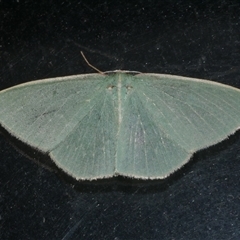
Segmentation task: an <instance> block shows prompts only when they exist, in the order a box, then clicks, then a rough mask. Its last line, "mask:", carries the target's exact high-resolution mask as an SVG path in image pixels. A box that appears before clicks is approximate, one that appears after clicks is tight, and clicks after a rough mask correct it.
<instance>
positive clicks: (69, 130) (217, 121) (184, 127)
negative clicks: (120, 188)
mask: <svg viewBox="0 0 240 240" xmlns="http://www.w3.org/2000/svg"><path fill="white" fill-rule="evenodd" d="M134 74H136V73H131V74H126V73H124V72H121V71H117V72H113V73H111V74H109V75H102V74H87V75H77V76H70V77H64V78H54V79H47V80H39V81H35V82H30V83H27V84H22V85H19V86H16V87H13V88H10V89H7V90H3V91H1V92H0V123H1V125H2V126H3V127H4V128H5V129H6V130H8V131H9V132H10V133H11V134H12V135H14V136H15V137H16V138H19V139H20V140H21V141H23V142H25V143H27V144H28V145H30V146H32V147H34V148H37V149H39V150H40V151H43V152H45V153H48V154H49V155H50V157H51V158H52V159H53V161H54V162H55V163H56V164H57V166H59V167H60V168H61V169H62V170H63V171H65V172H67V173H68V174H69V175H71V176H73V177H74V178H76V179H95V178H103V177H111V176H114V175H124V176H132V177H136V178H152V179H153V178H164V177H166V176H168V175H169V174H170V173H172V172H174V171H176V170H177V169H178V168H180V167H181V166H182V165H184V164H185V163H186V162H187V161H188V160H189V159H190V157H191V156H192V154H193V153H194V152H196V151H198V150H200V149H202V148H205V147H208V146H210V145H213V144H215V143H217V142H219V141H221V140H223V139H224V138H226V137H227V136H228V135H230V134H232V133H234V132H235V131H236V130H237V129H238V128H239V126H240V108H239V106H240V91H239V90H238V89H235V88H232V87H229V86H226V85H222V84H217V83H214V82H210V81H205V80H198V79H192V78H184V77H179V76H171V75H160V74H136V75H134Z"/></svg>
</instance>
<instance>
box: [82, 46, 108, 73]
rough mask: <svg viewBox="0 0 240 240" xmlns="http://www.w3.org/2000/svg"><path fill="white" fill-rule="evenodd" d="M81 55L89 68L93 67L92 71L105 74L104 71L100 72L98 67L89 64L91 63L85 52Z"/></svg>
mask: <svg viewBox="0 0 240 240" xmlns="http://www.w3.org/2000/svg"><path fill="white" fill-rule="evenodd" d="M81 54H82V57H83V59H84V60H85V62H86V63H87V65H88V66H89V67H91V68H92V69H94V70H95V71H97V72H99V73H101V74H104V73H103V72H102V71H100V70H99V69H97V68H96V67H94V66H93V65H92V64H91V63H89V61H88V60H87V58H86V57H85V55H84V54H83V52H82V51H81Z"/></svg>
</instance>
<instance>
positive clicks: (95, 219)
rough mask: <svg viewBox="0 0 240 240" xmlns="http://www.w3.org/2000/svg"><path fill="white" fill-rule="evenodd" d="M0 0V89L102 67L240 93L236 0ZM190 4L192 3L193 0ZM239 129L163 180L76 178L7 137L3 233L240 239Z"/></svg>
mask: <svg viewBox="0 0 240 240" xmlns="http://www.w3.org/2000/svg"><path fill="white" fill-rule="evenodd" d="M56 2H57V1H41V3H34V2H33V1H21V0H19V1H13V0H12V1H1V2H0V73H1V74H0V76H1V77H0V87H1V89H3V88H6V87H10V86H13V85H16V84H19V83H22V82H27V81H31V80H36V79H41V78H46V77H58V76H66V75H72V74H80V73H87V72H93V70H92V69H90V68H89V67H88V66H87V65H86V63H85V62H84V60H83V59H82V57H81V55H80V51H84V53H85V55H86V56H87V58H88V60H89V61H90V62H91V63H92V64H93V65H94V66H96V67H98V68H99V69H101V70H102V71H107V70H114V69H126V70H136V71H142V72H155V73H170V74H176V75H183V76H188V77H198V78H205V79H211V80H215V81H218V82H221V83H225V84H229V85H232V86H235V87H238V88H240V70H239V65H240V31H239V25H240V18H239V16H240V4H239V3H238V1H196V3H190V1H189V2H188V1H173V0H172V1H138V2H136V3H135V1H134V2H132V1H131V2H130V1H109V2H108V1H105V2H104V1H92V2H90V1H59V3H58V4H56ZM191 2H192V1H191ZM239 144H240V134H239V133H237V134H235V135H234V136H231V137H230V138H229V139H227V140H225V141H224V142H223V143H220V144H218V145H216V146H214V147H211V148H209V149H206V150H204V151H201V152H199V153H197V154H196V155H195V156H194V158H193V159H192V161H191V162H190V163H189V164H188V165H187V166H186V167H184V168H183V169H181V170H180V171H178V172H177V173H176V174H174V175H173V176H171V177H170V178H169V179H167V180H165V181H155V182H151V181H147V182H143V181H132V180H125V179H114V180H109V181H100V182H92V183H82V184H76V183H75V182H72V181H70V180H69V179H66V178H64V179H63V178H62V177H59V174H55V173H54V172H50V171H48V170H46V169H45V168H42V167H41V166H39V165H37V164H36V163H34V162H33V161H31V160H29V159H27V158H26V157H24V156H23V155H21V154H20V153H19V152H17V151H16V150H15V148H13V147H12V146H11V145H10V144H9V143H8V141H6V139H5V138H4V137H2V136H1V138H0V146H1V148H0V239H115V240H117V239H240V219H239V218H240V217H239V212H240V207H239V206H240V190H239V185H240V180H239V179H240V148H239Z"/></svg>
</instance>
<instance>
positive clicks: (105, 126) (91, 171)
mask: <svg viewBox="0 0 240 240" xmlns="http://www.w3.org/2000/svg"><path fill="white" fill-rule="evenodd" d="M112 82H113V78H112V77H109V76H104V75H101V74H87V75H77V76H70V77H63V78H53V79H46V80H38V81H34V82H29V83H26V84H21V85H18V86H15V87H12V88H9V89H7V90H3V91H1V92H0V123H1V125H2V126H3V127H4V128H5V129H6V130H7V131H8V132H10V134H12V135H13V136H15V137H16V138H18V139H20V140H21V141H23V142H25V143H27V144H28V145H30V146H32V147H34V148H37V149H39V150H40V151H43V152H45V153H49V154H50V156H51V157H52V159H53V161H54V162H55V163H56V164H57V165H58V166H59V167H60V168H62V169H63V171H65V172H67V173H68V174H70V175H72V176H73V177H75V178H83V179H84V178H86V179H91V178H96V177H103V176H112V175H113V173H114V169H115V153H116V146H115V145H116V132H117V115H116V114H117V113H116V109H117V108H116V106H115V104H116V100H114V99H115V98H114V97H112V95H114V91H116V89H111V86H112V85H113V83H112ZM109 86H110V88H109ZM109 89H110V90H109ZM115 95H116V94H115Z"/></svg>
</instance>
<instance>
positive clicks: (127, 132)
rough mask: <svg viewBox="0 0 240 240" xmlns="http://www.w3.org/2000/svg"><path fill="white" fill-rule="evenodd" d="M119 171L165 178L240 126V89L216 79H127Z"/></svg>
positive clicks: (148, 76) (156, 76)
mask: <svg viewBox="0 0 240 240" xmlns="http://www.w3.org/2000/svg"><path fill="white" fill-rule="evenodd" d="M122 85H126V86H128V89H129V90H128V93H127V94H126V95H124V97H122V109H123V113H122V123H121V126H120V131H119V136H118V137H119V139H118V146H117V166H116V171H117V172H118V173H119V174H123V175H127V176H133V177H138V178H164V177H166V176H168V175H169V174H170V173H172V172H173V171H176V170H177V169H178V168H180V167H181V166H182V165H184V164H185V163H186V162H187V161H189V159H190V157H191V156H192V154H193V153H194V152H196V151H198V150H200V149H203V148H206V147H208V146H210V145H213V144H215V143H217V142H220V141H221V140H223V139H224V138H226V137H227V136H229V135H230V134H232V133H234V132H235V131H236V130H237V129H239V127H240V90H239V89H236V88H232V87H230V86H227V85H223V84H218V83H214V82H212V81H206V80H200V79H192V78H184V77H179V76H171V75H160V74H139V75H136V76H134V77H132V79H131V80H129V79H128V80H126V82H124V81H123V83H122Z"/></svg>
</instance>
